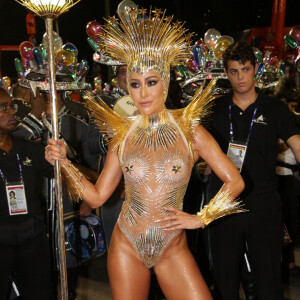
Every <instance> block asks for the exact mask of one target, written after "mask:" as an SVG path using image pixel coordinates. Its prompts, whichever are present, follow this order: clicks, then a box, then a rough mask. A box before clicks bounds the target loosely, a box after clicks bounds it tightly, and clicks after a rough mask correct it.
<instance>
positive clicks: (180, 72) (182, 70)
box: [175, 65, 188, 77]
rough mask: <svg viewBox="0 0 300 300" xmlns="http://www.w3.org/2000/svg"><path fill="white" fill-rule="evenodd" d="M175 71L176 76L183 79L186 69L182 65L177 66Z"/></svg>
mask: <svg viewBox="0 0 300 300" xmlns="http://www.w3.org/2000/svg"><path fill="white" fill-rule="evenodd" d="M175 71H176V72H177V74H178V75H179V76H180V77H184V76H186V75H187V71H188V70H187V68H186V66H184V65H178V66H176V67H175Z"/></svg>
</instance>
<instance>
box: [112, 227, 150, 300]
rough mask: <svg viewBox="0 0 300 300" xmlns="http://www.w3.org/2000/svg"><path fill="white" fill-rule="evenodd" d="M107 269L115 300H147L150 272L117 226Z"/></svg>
mask: <svg viewBox="0 0 300 300" xmlns="http://www.w3.org/2000/svg"><path fill="white" fill-rule="evenodd" d="M107 269H108V275H109V282H110V287H111V292H112V297H113V299H114V300H147V299H148V294H149V289H150V271H149V269H148V268H147V267H146V266H145V265H144V264H143V263H142V261H141V260H140V259H139V257H138V254H137V252H136V250H135V249H134V248H133V247H132V245H131V244H130V242H129V241H128V239H127V238H126V237H125V236H124V234H123V233H122V232H121V230H120V229H119V226H118V225H116V227H115V229H114V232H113V235H112V239H111V243H110V247H109V250H108V259H107Z"/></svg>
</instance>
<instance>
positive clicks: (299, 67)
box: [295, 55, 300, 72]
mask: <svg viewBox="0 0 300 300" xmlns="http://www.w3.org/2000/svg"><path fill="white" fill-rule="evenodd" d="M295 66H296V69H297V71H298V72H300V56H299V55H298V57H297V58H296V62H295Z"/></svg>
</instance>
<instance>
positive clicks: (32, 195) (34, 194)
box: [0, 136, 53, 225]
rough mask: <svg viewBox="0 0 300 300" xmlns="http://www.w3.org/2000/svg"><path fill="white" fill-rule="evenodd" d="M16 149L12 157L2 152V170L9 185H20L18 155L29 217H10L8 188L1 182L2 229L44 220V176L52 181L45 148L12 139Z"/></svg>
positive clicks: (15, 138) (18, 139)
mask: <svg viewBox="0 0 300 300" xmlns="http://www.w3.org/2000/svg"><path fill="white" fill-rule="evenodd" d="M12 140H13V147H12V150H11V151H10V153H9V154H7V153H6V152H5V151H3V150H1V149H0V168H1V170H2V172H3V173H4V175H5V177H6V179H7V181H8V182H19V181H20V172H19V166H18V162H17V156H16V155H17V153H18V154H19V157H20V160H21V166H22V171H23V180H24V186H25V195H26V200H27V209H28V214H24V215H16V216H10V215H9V209H8V203H7V196H6V190H5V184H4V182H3V180H2V178H0V225H5V224H7V225H9V224H16V223H19V222H24V221H27V220H29V219H32V218H33V219H43V212H44V208H45V207H46V206H45V200H44V199H43V196H42V186H41V183H42V178H43V176H48V177H52V176H53V167H52V166H51V165H50V164H49V163H48V162H47V161H46V160H45V151H44V148H43V147H42V146H40V145H39V144H37V143H34V142H32V141H28V140H25V139H21V138H18V137H14V136H12Z"/></svg>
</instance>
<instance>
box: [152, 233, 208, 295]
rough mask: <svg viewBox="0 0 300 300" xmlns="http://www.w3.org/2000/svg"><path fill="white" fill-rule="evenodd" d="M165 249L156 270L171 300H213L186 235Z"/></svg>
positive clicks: (161, 285)
mask: <svg viewBox="0 0 300 300" xmlns="http://www.w3.org/2000/svg"><path fill="white" fill-rule="evenodd" d="M177 238H179V239H177ZM175 239H176V240H175V241H172V242H171V243H170V244H169V245H168V247H167V248H166V249H165V251H164V253H163V255H162V257H161V258H160V260H159V262H158V263H157V264H156V265H155V267H154V270H155V274H156V277H157V280H158V283H159V285H160V287H161V289H162V291H163V292H164V294H165V296H166V298H167V299H169V300H176V299H178V300H179V299H180V300H181V299H187V300H190V299H191V300H212V297H211V294H210V291H209V289H208V287H207V285H206V283H205V281H204V279H203V277H202V275H201V273H200V270H199V268H198V266H197V263H196V261H195V260H194V258H193V256H192V254H191V252H190V251H189V249H188V246H187V243H186V237H185V234H182V235H180V236H179V237H176V238H175Z"/></svg>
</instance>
